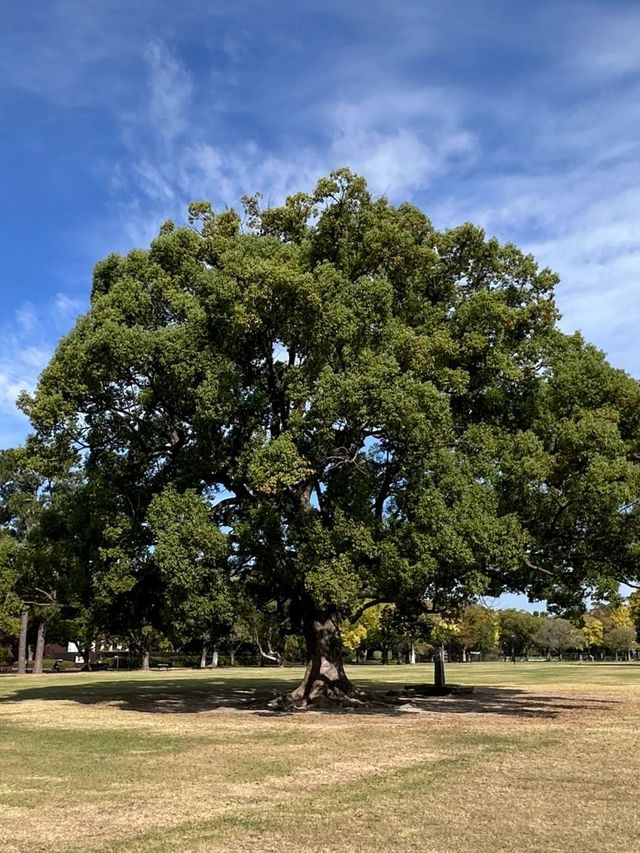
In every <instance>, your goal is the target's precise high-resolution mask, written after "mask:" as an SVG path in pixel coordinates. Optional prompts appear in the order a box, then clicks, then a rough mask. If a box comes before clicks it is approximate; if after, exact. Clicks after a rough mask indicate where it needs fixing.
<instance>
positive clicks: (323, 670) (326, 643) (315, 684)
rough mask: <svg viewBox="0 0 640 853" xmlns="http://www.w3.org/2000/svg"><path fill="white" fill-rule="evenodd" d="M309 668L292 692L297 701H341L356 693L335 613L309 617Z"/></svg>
mask: <svg viewBox="0 0 640 853" xmlns="http://www.w3.org/2000/svg"><path fill="white" fill-rule="evenodd" d="M304 636H305V641H306V645H307V661H308V663H307V668H306V671H305V674H304V678H303V679H302V683H301V684H300V685H299V686H298V687H296V689H295V690H294V691H293V692H292V693H291V694H290V697H291V699H292V700H293V701H294V702H299V703H301V704H304V705H307V704H309V703H313V702H314V701H316V700H317V699H319V698H320V697H323V698H325V699H330V700H331V699H335V700H340V699H344V698H345V697H351V696H353V694H354V692H355V691H354V686H353V684H352V683H351V681H349V679H348V678H347V674H346V672H345V670H344V663H343V660H342V639H341V637H340V630H339V629H338V626H337V624H336V622H335V621H334V619H333V618H332V616H330V615H328V614H316V615H314V616H313V617H309V618H307V619H306V620H305V625H304Z"/></svg>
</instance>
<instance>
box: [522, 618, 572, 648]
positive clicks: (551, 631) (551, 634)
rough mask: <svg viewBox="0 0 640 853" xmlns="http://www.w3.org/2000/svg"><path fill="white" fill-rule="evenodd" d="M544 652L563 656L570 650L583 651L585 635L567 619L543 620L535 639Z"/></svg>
mask: <svg viewBox="0 0 640 853" xmlns="http://www.w3.org/2000/svg"><path fill="white" fill-rule="evenodd" d="M533 640H534V642H535V644H536V645H537V646H538V647H539V648H540V649H542V650H545V651H548V652H552V653H555V654H559V655H562V653H563V652H566V651H568V650H569V649H582V648H583V647H584V635H583V633H582V631H580V629H578V628H576V627H575V625H572V624H571V622H569V621H568V620H567V619H560V618H559V617H556V618H554V619H543V620H542V624H541V625H540V627H539V628H538V630H537V631H536V633H535V636H534V638H533Z"/></svg>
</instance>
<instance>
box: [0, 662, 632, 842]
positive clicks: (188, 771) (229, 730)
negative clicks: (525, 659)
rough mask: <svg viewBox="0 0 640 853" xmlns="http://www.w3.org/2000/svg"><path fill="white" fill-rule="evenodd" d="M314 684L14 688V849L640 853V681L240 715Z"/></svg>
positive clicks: (544, 684)
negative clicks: (261, 699) (274, 693)
mask: <svg viewBox="0 0 640 853" xmlns="http://www.w3.org/2000/svg"><path fill="white" fill-rule="evenodd" d="M300 675H301V671H298V670H291V669H287V670H280V671H272V670H270V671H267V672H265V671H264V670H259V669H235V670H232V671H230V670H219V671H215V672H207V673H203V674H200V673H194V672H190V671H184V672H174V673H171V674H167V673H157V672H151V673H147V674H145V675H142V674H141V673H122V674H117V675H116V674H106V673H95V674H68V675H45V676H41V677H39V678H38V677H32V676H27V677H17V676H6V677H2V678H0V850H2V851H3V853H12V852H13V851H20V853H23V851H60V853H61V852H62V851H74V850H88V851H103V853H106V852H107V851H127V853H132V852H133V851H145V853H147V851H157V853H159V851H163V853H164V851H265V852H266V853H269V851H285V853H286V851H294V850H295V851H318V853H319V851H363V853H364V851H367V853H368V851H391V850H393V851H395V850H398V851H402V850H419V851H441V852H442V853H462V851H465V853H489V851H491V853H495V851H523V853H529V851H530V852H531V853H533V851H536V853H537V851H558V852H559V851H562V853H574V851H576V852H577V851H592V850H598V851H616V853H626V851H629V853H631V851H636V850H640V815H639V810H638V808H637V796H638V793H639V792H640V748H639V744H638V734H639V732H640V665H625V664H619V665H615V664H608V665H599V664H563V663H553V664H545V663H529V664H525V663H522V664H516V665H513V664H510V663H506V664H505V663H491V664H481V663H474V664H467V665H460V664H458V665H456V664H451V665H449V666H448V677H449V679H450V680H451V681H455V682H458V683H466V684H474V685H476V686H477V689H476V691H475V692H474V694H472V695H471V696H469V697H466V696H465V697H462V696H460V697H446V698H432V699H427V700H424V701H421V702H416V707H413V708H411V707H410V708H409V709H408V710H398V709H397V708H389V709H382V710H380V709H377V710H375V709H369V710H364V711H341V712H331V711H317V712H304V713H300V712H297V713H292V714H270V713H265V712H259V711H255V710H250V709H249V708H247V707H244V706H245V704H246V703H247V702H249V701H250V700H252V699H253V698H254V697H255V694H256V692H257V693H262V692H267V693H268V692H269V691H270V690H282V689H285V688H286V687H288V686H289V685H293V684H294V683H295V682H296V680H297V679H298V678H299V677H300ZM265 676H267V677H265ZM352 676H353V677H354V678H356V679H357V680H358V681H359V682H360V683H362V682H370V683H371V684H375V686H377V687H380V686H382V685H384V684H388V685H389V686H390V687H392V686H394V684H395V685H405V684H409V683H411V682H425V681H430V680H431V667H430V666H426V665H425V666H422V665H420V666H415V667H408V666H406V667H400V666H388V667H382V666H377V667H373V666H372V667H367V668H366V669H362V668H356V669H354V670H353V671H352Z"/></svg>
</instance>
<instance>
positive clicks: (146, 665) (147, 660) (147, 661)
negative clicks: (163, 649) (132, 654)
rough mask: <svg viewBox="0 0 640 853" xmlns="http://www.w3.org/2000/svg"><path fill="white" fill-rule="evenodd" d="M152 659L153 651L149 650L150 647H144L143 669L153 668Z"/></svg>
mask: <svg viewBox="0 0 640 853" xmlns="http://www.w3.org/2000/svg"><path fill="white" fill-rule="evenodd" d="M150 659H151V652H150V651H149V649H144V650H143V652H142V669H144V670H145V671H146V670H149V669H151V666H150Z"/></svg>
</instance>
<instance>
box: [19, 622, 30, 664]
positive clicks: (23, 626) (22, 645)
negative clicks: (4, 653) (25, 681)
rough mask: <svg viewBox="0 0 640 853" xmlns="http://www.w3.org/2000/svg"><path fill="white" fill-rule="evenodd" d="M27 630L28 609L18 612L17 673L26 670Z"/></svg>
mask: <svg viewBox="0 0 640 853" xmlns="http://www.w3.org/2000/svg"><path fill="white" fill-rule="evenodd" d="M28 630H29V611H28V610H23V611H22V613H21V614H20V638H19V640H18V675H24V674H25V673H26V671H27V631H28Z"/></svg>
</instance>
